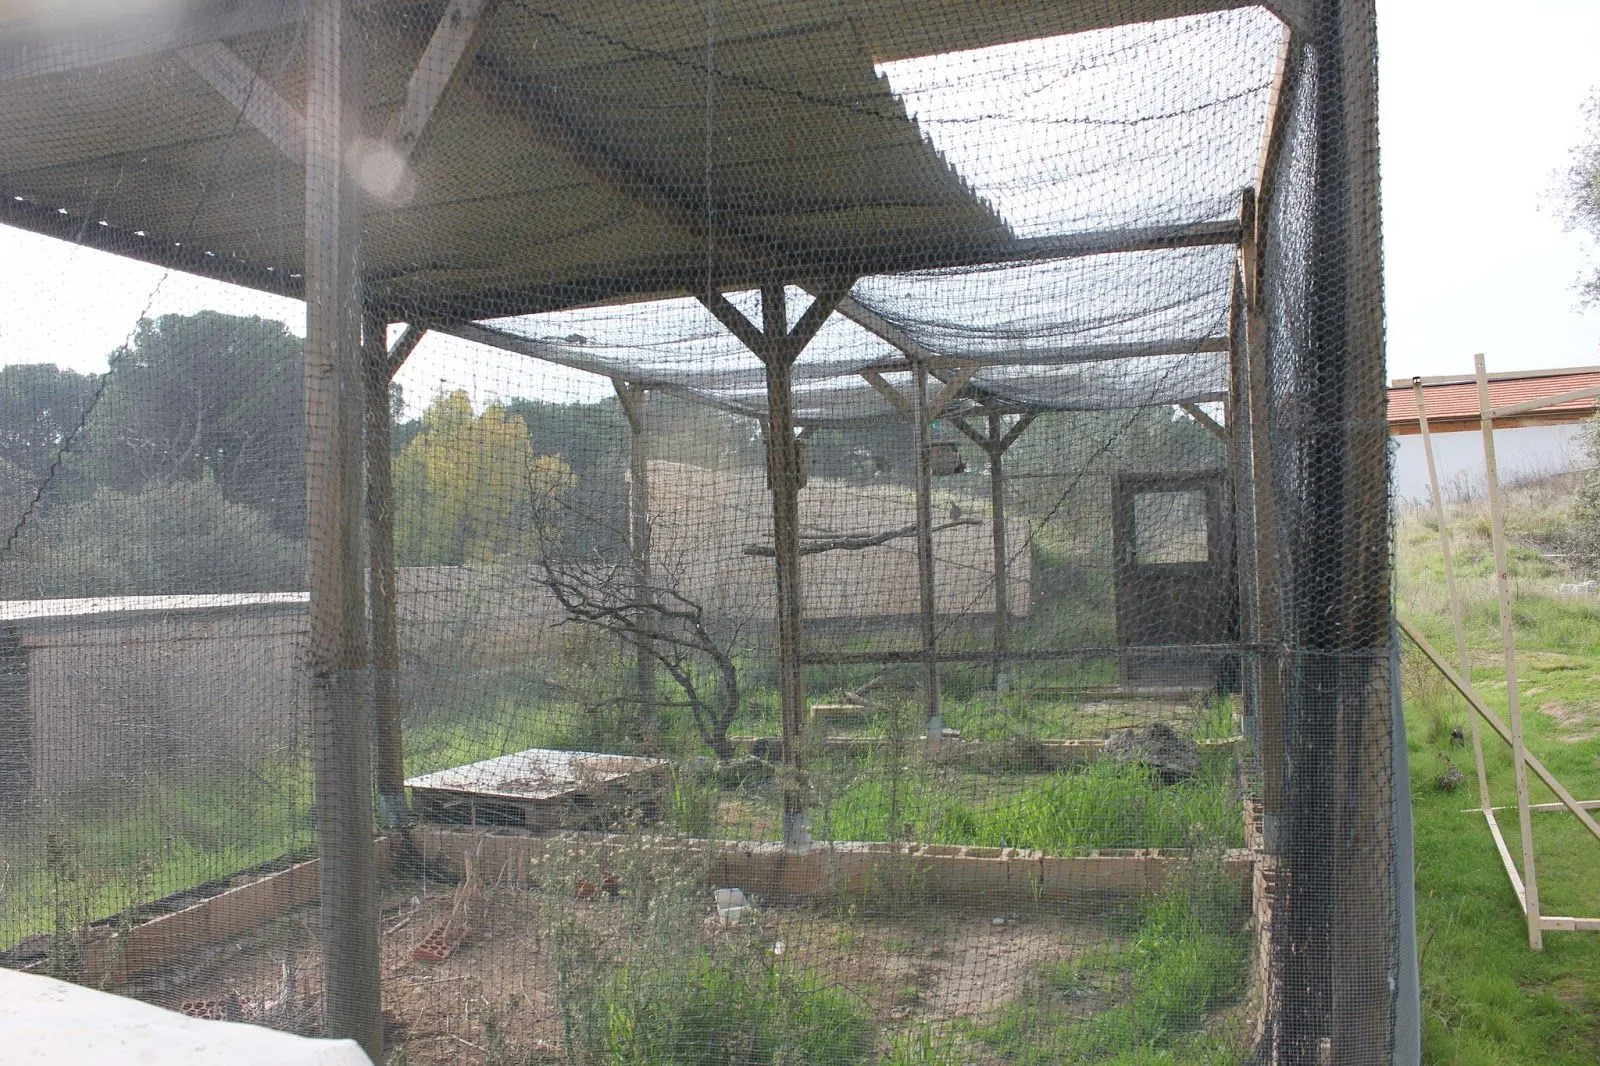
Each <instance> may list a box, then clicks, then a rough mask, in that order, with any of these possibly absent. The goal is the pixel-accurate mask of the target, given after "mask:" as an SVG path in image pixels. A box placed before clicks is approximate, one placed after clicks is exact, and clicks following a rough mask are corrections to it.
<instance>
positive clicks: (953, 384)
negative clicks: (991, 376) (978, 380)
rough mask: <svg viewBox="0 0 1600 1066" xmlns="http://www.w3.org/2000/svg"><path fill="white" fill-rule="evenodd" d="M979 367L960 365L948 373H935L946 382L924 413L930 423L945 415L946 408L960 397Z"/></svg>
mask: <svg viewBox="0 0 1600 1066" xmlns="http://www.w3.org/2000/svg"><path fill="white" fill-rule="evenodd" d="M979 369H980V368H979V367H975V366H960V367H956V368H955V369H954V370H952V371H950V372H948V373H947V374H943V373H942V374H937V375H934V376H935V377H937V378H938V379H939V380H940V381H942V382H943V383H944V387H943V388H941V389H940V390H939V395H937V396H935V397H934V398H933V402H932V403H930V404H929V405H928V410H927V411H926V412H925V413H924V417H925V418H927V420H928V421H929V422H930V423H931V422H937V421H938V420H939V419H940V418H941V417H942V416H943V415H944V412H945V410H946V409H947V408H949V406H950V405H951V404H952V403H954V402H955V401H956V399H957V398H958V397H960V395H961V390H962V389H965V388H966V387H967V383H968V382H969V381H971V380H972V377H973V375H974V374H976V373H977V372H978V370H979Z"/></svg>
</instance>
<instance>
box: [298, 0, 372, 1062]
mask: <svg viewBox="0 0 1600 1066" xmlns="http://www.w3.org/2000/svg"><path fill="white" fill-rule="evenodd" d="M353 22H354V18H353V15H352V13H351V11H350V8H349V5H348V0H312V2H311V3H310V5H309V9H308V11H307V22H306V33H307V41H306V68H307V75H306V225H305V295H306V345H305V348H306V367H305V374H306V387H305V393H306V433H307V437H306V511H307V514H306V520H307V557H308V570H309V572H308V575H307V579H308V585H309V587H310V605H309V622H310V638H309V648H308V654H309V661H310V667H311V675H312V752H311V757H312V765H313V768H314V770H315V775H316V802H317V843H318V851H319V852H320V854H321V857H322V862H321V864H320V865H319V868H318V869H319V876H320V881H321V901H322V957H323V966H324V974H325V988H326V999H325V1012H326V1015H325V1026H324V1029H325V1032H326V1033H327V1035H328V1036H330V1037H349V1038H353V1039H354V1040H356V1041H357V1042H358V1043H359V1044H360V1045H361V1046H362V1047H363V1048H364V1049H365V1050H366V1052H367V1054H368V1055H369V1056H370V1057H371V1058H372V1059H373V1061H375V1062H377V1061H382V1057H383V1027H382V1022H381V1019H380V1017H379V1013H378V1007H379V977H380V970H379V964H378V901H377V874H376V868H375V863H374V858H373V844H372V840H373V825H372V800H371V795H372V792H371V790H372V719H371V709H370V705H369V704H368V702H367V701H366V699H365V698H363V697H364V694H363V692H362V685H361V674H362V666H363V659H364V657H365V656H364V648H363V640H362V630H363V628H364V621H365V620H364V618H363V615H364V614H365V612H364V610H363V609H362V595H361V566H360V560H359V555H358V551H359V549H358V548H357V545H358V543H359V535H360V524H359V520H358V519H359V502H358V501H359V500H360V476H361V447H360V433H361V408H360V400H359V397H360V396H361V392H362V375H361V333H360V330H361V308H362V302H361V293H360V281H359V274H358V267H357V260H356V251H357V248H356V242H357V238H358V233H359V227H358V223H357V216H356V210H357V197H356V195H355V193H354V189H353V187H352V185H351V182H350V181H349V175H348V174H347V173H346V171H345V167H344V165H343V155H344V149H345V145H346V144H347V143H349V141H351V140H352V139H353V138H354V135H355V134H356V132H357V127H358V123H359V116H360V113H361V112H360V100H361V77H360V67H359V62H360V59H359V54H358V51H357V45H358V41H359V36H358V34H357V33H356V32H355V30H354V26H353V25H352V24H353Z"/></svg>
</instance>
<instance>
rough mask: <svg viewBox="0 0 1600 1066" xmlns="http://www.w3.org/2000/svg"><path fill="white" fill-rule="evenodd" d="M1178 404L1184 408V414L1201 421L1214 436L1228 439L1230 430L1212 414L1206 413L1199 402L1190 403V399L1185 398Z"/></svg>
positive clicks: (1219, 438)
mask: <svg viewBox="0 0 1600 1066" xmlns="http://www.w3.org/2000/svg"><path fill="white" fill-rule="evenodd" d="M1178 406H1179V407H1181V408H1183V413H1184V414H1186V415H1188V416H1189V417H1190V418H1192V419H1194V420H1195V421H1196V422H1198V423H1200V425H1202V426H1203V427H1205V429H1206V431H1207V432H1209V433H1210V434H1211V435H1212V436H1213V437H1216V438H1217V439H1218V440H1227V439H1228V431H1227V430H1225V429H1223V428H1222V424H1221V423H1219V422H1218V421H1217V420H1216V419H1215V418H1212V417H1211V416H1210V415H1208V414H1206V412H1205V410H1204V409H1203V408H1202V407H1201V406H1200V405H1199V404H1196V403H1190V402H1189V401H1188V400H1183V401H1181V402H1179V404H1178Z"/></svg>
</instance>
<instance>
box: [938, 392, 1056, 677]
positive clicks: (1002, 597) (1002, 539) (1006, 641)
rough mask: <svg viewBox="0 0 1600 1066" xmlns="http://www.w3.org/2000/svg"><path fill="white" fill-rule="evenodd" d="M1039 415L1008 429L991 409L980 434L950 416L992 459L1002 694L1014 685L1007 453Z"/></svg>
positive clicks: (1021, 419)
mask: <svg viewBox="0 0 1600 1066" xmlns="http://www.w3.org/2000/svg"><path fill="white" fill-rule="evenodd" d="M1035 416H1036V413H1035V412H1033V411H1028V412H1026V413H1025V414H1023V415H1021V416H1020V417H1019V418H1018V419H1017V421H1016V422H1015V423H1013V424H1012V426H1011V428H1010V429H1009V430H1008V429H1005V428H1004V424H1003V423H1002V421H1001V419H1002V418H1003V417H1004V416H1003V415H1002V414H1001V413H1000V412H998V411H990V412H988V426H987V427H986V429H987V432H986V433H979V432H978V431H977V430H975V429H973V428H972V426H970V425H969V424H968V423H967V420H966V419H964V418H962V417H961V416H959V415H957V416H955V417H953V418H951V419H950V423H951V425H953V426H955V427H956V429H958V430H960V431H961V432H962V433H963V434H964V435H965V436H966V437H967V439H969V440H971V441H972V442H973V443H974V444H976V445H977V446H978V447H980V448H982V449H983V454H984V455H986V456H987V457H988V459H989V515H990V521H991V522H992V524H993V527H994V529H993V538H992V539H993V547H994V651H995V668H994V687H995V691H996V692H1000V693H1004V692H1005V691H1006V690H1007V689H1008V688H1009V687H1010V681H1011V674H1010V670H1009V669H1008V668H1007V666H1006V662H1007V659H1008V657H1009V656H1010V653H1011V603H1010V600H1011V588H1010V569H1011V553H1010V550H1009V549H1008V548H1007V547H1006V485H1005V455H1006V452H1007V451H1009V450H1010V448H1011V445H1013V444H1015V443H1016V441H1017V438H1019V437H1021V436H1022V434H1023V433H1024V432H1025V431H1026V430H1027V428H1028V427H1029V426H1030V425H1032V424H1033V420H1034V418H1035Z"/></svg>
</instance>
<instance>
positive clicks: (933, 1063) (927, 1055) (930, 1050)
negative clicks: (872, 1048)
mask: <svg viewBox="0 0 1600 1066" xmlns="http://www.w3.org/2000/svg"><path fill="white" fill-rule="evenodd" d="M970 1061H971V1056H969V1055H968V1054H966V1053H965V1050H964V1049H963V1048H962V1047H960V1046H959V1044H958V1042H957V1040H956V1038H955V1037H954V1036H953V1035H952V1034H948V1033H936V1032H934V1028H933V1026H931V1025H916V1026H912V1027H911V1028H910V1029H908V1030H905V1031H904V1032H899V1033H895V1034H893V1035H892V1036H890V1038H889V1047H888V1050H887V1051H885V1052H884V1054H883V1055H882V1056H881V1057H880V1058H879V1059H878V1063H879V1066H965V1064H966V1063H968V1062H970Z"/></svg>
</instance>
